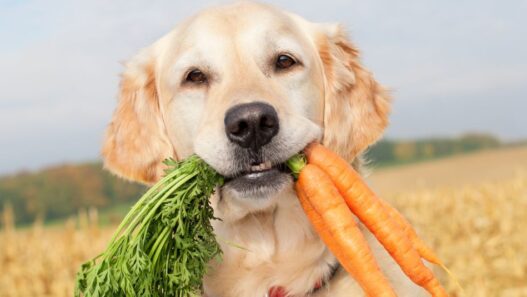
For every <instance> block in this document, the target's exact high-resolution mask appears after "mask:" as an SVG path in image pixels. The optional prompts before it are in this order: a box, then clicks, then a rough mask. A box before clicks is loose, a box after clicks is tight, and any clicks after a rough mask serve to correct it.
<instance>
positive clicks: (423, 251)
mask: <svg viewBox="0 0 527 297" xmlns="http://www.w3.org/2000/svg"><path fill="white" fill-rule="evenodd" d="M379 201H380V202H381V204H382V205H383V207H384V210H386V212H387V213H388V214H389V215H390V217H391V218H392V219H393V220H395V222H396V223H397V224H398V226H399V228H400V229H402V230H403V232H404V233H405V234H406V236H407V237H408V239H410V241H411V242H412V244H413V246H414V248H415V249H416V250H417V252H418V253H419V255H421V257H423V259H425V260H427V261H428V262H430V263H434V264H437V265H440V266H443V263H442V262H441V260H440V259H439V257H438V256H437V255H436V254H435V253H434V251H432V249H430V248H429V247H428V246H427V245H426V243H425V242H424V241H423V240H422V239H421V238H420V237H419V236H418V235H417V233H416V232H415V229H414V228H413V227H412V225H410V223H409V222H408V221H407V220H406V218H405V217H404V216H403V215H402V214H401V213H400V212H399V211H398V210H397V209H395V208H394V207H392V206H391V205H390V204H388V202H386V201H384V200H382V199H379Z"/></svg>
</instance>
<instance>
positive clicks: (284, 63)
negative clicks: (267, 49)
mask: <svg viewBox="0 0 527 297" xmlns="http://www.w3.org/2000/svg"><path fill="white" fill-rule="evenodd" d="M295 64H296V61H295V60H294V59H293V58H291V57H290V56H288V55H280V56H278V58H277V59H276V68H278V69H287V68H289V67H291V66H293V65H295Z"/></svg>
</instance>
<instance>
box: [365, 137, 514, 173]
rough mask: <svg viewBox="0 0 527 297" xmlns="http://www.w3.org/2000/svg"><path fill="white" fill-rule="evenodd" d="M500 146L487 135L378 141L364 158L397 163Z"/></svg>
mask: <svg viewBox="0 0 527 297" xmlns="http://www.w3.org/2000/svg"><path fill="white" fill-rule="evenodd" d="M504 145H512V144H504V143H502V142H501V141H500V140H499V139H498V138H496V137H494V136H492V135H488V134H465V135H462V136H460V137H457V138H429V139H418V140H389V139H385V140H381V141H379V142H377V143H376V144H375V145H374V146H372V147H371V148H370V149H369V150H368V152H367V153H366V159H367V160H369V162H370V163H371V164H373V165H374V166H376V167H383V166H391V165H400V164H406V163H413V162H419V161H425V160H431V159H437V158H441V157H446V156H450V155H454V154H461V153H468V152H473V151H477V150H482V149H491V148H497V147H501V146H504Z"/></svg>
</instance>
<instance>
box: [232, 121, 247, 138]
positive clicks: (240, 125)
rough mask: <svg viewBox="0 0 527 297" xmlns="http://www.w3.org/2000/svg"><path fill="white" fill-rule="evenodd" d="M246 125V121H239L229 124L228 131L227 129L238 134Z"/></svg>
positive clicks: (245, 128)
mask: <svg viewBox="0 0 527 297" xmlns="http://www.w3.org/2000/svg"><path fill="white" fill-rule="evenodd" d="M247 127H248V124H247V122H245V121H241V122H239V123H236V124H234V125H230V127H228V131H229V133H232V134H234V135H240V134H242V133H243V132H244V131H245V130H247Z"/></svg>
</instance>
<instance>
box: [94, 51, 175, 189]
mask: <svg viewBox="0 0 527 297" xmlns="http://www.w3.org/2000/svg"><path fill="white" fill-rule="evenodd" d="M155 56H156V55H155V54H154V53H153V49H151V48H147V49H145V50H143V51H142V52H141V53H139V54H138V55H137V56H136V57H134V58H133V59H132V60H131V61H130V62H128V63H127V64H126V70H125V72H124V73H123V75H122V79H121V85H120V94H119V102H118V105H117V108H116V110H115V111H114V114H113V118H112V121H111V123H110V124H109V126H108V128H107V130H106V136H105V139H104V144H103V149H102V155H103V158H104V165H105V167H106V168H107V169H109V170H110V171H112V172H113V173H115V174H117V175H119V176H121V177H124V178H127V179H130V180H134V181H140V182H143V183H153V182H155V181H156V180H158V179H159V178H160V177H161V175H162V174H163V164H162V161H163V160H164V159H165V158H168V157H171V156H173V155H174V151H173V148H172V145H171V143H170V140H169V138H168V136H167V134H166V131H165V126H164V123H163V120H162V115H161V112H160V105H159V101H158V100H159V98H158V92H157V87H156V75H155Z"/></svg>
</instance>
